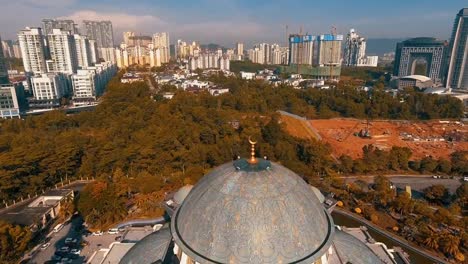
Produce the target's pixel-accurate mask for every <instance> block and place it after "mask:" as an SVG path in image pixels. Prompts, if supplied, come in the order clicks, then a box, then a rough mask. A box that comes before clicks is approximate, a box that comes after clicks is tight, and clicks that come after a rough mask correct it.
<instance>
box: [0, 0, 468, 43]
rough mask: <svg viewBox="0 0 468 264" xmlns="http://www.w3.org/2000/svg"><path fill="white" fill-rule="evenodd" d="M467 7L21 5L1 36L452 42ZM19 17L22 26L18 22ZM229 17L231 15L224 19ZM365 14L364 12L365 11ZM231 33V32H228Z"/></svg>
mask: <svg viewBox="0 0 468 264" xmlns="http://www.w3.org/2000/svg"><path fill="white" fill-rule="evenodd" d="M464 4H465V2H464V1H458V0H451V1H444V2H440V1H433V0H431V1H420V0H417V1H412V2H411V3H404V2H403V1H393V2H389V3H375V2H371V1H365V2H361V3H359V4H358V5H356V4H355V3H351V2H344V1H341V0H333V1H331V2H330V1H328V2H327V3H313V2H311V3H309V2H307V1H294V2H287V3H276V4H274V5H272V4H271V3H269V4H267V3H266V2H264V1H260V2H258V1H257V2H255V3H250V2H249V1H245V0H242V1H213V0H204V1H201V2H199V3H196V4H195V3H191V2H187V1H178V2H173V1H171V2H158V3H152V2H151V1H139V2H138V3H133V2H131V3H129V2H128V1H112V5H109V3H108V2H107V1H102V2H100V3H99V4H97V3H93V2H91V1H89V0H67V1H58V0H45V1H44V0H41V1H38V0H20V1H15V2H13V1H10V2H6V3H3V4H2V8H3V10H4V15H2V17H1V18H0V25H1V26H0V35H1V36H2V38H3V39H15V35H16V32H17V31H18V30H20V29H22V28H24V27H25V26H32V27H34V26H42V23H41V21H42V19H44V18H62V19H73V20H74V21H75V23H77V24H78V25H79V26H82V20H110V21H112V23H113V26H114V34H115V36H116V42H117V43H115V44H118V43H120V42H121V41H122V32H124V31H135V32H141V33H145V34H151V33H153V32H169V34H171V35H172V36H173V37H172V40H173V42H174V41H175V40H176V39H179V38H182V39H194V40H197V41H200V42H201V43H218V44H221V45H225V46H228V47H231V46H234V45H235V43H236V42H238V41H242V42H245V43H246V45H248V46H250V45H252V44H253V43H254V42H259V41H267V42H278V43H280V44H285V43H286V42H287V38H286V33H287V32H286V25H288V28H289V29H288V33H298V32H299V29H300V28H301V27H302V28H303V33H307V32H308V33H312V34H323V33H329V32H330V29H331V27H332V26H335V27H336V28H337V29H338V33H341V34H344V33H346V32H347V31H348V30H349V28H359V31H360V32H361V33H362V34H363V35H365V36H367V38H409V37H416V36H428V37H436V38H440V39H444V40H445V39H449V37H450V33H451V26H452V24H453V19H454V18H453V10H459V9H461V8H463V7H464ZM18 10H21V14H22V15H21V19H18ZM225 10H229V12H226V11H225ZM363 11H365V12H363ZM230 29H231V30H230Z"/></svg>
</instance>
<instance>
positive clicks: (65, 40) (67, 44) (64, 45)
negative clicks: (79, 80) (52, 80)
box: [46, 28, 78, 74]
mask: <svg viewBox="0 0 468 264" xmlns="http://www.w3.org/2000/svg"><path fill="white" fill-rule="evenodd" d="M47 39H48V42H49V50H50V58H51V59H50V60H48V61H47V62H46V63H47V68H48V72H60V73H66V74H73V73H75V72H76V70H77V68H78V60H77V52H76V44H75V39H74V37H73V35H72V34H71V33H70V31H66V30H62V29H56V28H54V29H52V34H49V35H48V36H47Z"/></svg>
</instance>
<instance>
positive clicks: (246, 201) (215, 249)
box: [171, 159, 334, 264]
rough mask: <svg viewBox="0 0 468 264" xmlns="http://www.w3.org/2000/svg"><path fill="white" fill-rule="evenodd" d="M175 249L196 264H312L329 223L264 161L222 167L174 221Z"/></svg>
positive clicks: (313, 200)
mask: <svg viewBox="0 0 468 264" xmlns="http://www.w3.org/2000/svg"><path fill="white" fill-rule="evenodd" d="M171 232H172V235H173V238H174V240H175V242H176V244H177V245H178V246H179V247H180V248H181V249H182V250H183V252H185V253H186V254H187V255H188V256H189V257H191V258H192V259H193V260H195V261H197V262H199V263H272V264H273V263H274V264H277V263H307V264H310V263H313V262H314V261H315V260H317V259H319V258H320V257H321V256H322V255H323V254H324V253H325V252H326V251H327V250H328V248H329V247H330V245H331V243H332V239H333V235H334V225H333V220H332V219H331V217H330V215H329V214H328V213H327V212H326V211H325V208H324V207H323V206H322V204H321V203H320V201H319V200H318V199H317V196H316V195H315V193H314V192H313V191H312V189H311V188H310V187H309V185H308V184H307V183H306V182H304V180H302V179H301V178H300V177H299V176H298V175H296V174H295V173H294V172H292V171H290V170H289V169H287V168H285V167H283V166H281V165H279V164H276V163H270V162H269V161H266V160H262V159H258V163H257V164H249V163H248V162H247V161H246V160H244V159H242V160H237V161H234V162H229V163H226V164H224V165H222V166H220V167H218V168H216V169H214V170H213V171H212V172H211V173H209V174H207V175H206V176H204V177H203V178H202V179H201V180H200V181H199V183H198V184H197V185H195V187H194V188H193V189H192V191H191V192H190V193H189V195H188V196H187V197H186V199H185V200H184V202H183V203H182V205H181V206H180V207H179V208H178V209H177V211H176V212H175V214H174V215H173V219H172V222H171Z"/></svg>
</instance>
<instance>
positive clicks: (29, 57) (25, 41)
mask: <svg viewBox="0 0 468 264" xmlns="http://www.w3.org/2000/svg"><path fill="white" fill-rule="evenodd" d="M18 41H19V45H20V49H21V57H22V58H23V65H24V70H25V71H26V72H29V73H33V74H38V75H40V74H42V73H45V72H47V67H46V54H45V53H46V50H45V47H44V36H43V35H42V30H41V28H29V27H27V28H25V29H23V30H21V31H20V32H19V33H18Z"/></svg>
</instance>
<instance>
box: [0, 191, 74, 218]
mask: <svg viewBox="0 0 468 264" xmlns="http://www.w3.org/2000/svg"><path fill="white" fill-rule="evenodd" d="M72 192H73V190H71V189H54V190H49V191H47V192H45V193H44V194H42V195H41V196H39V197H37V198H36V199H34V200H32V201H30V202H24V203H21V204H19V205H13V206H10V207H9V208H6V209H4V210H2V212H0V219H1V220H4V221H7V222H9V223H14V224H18V225H23V226H31V225H33V224H35V223H36V222H37V221H38V220H40V218H41V217H42V216H43V215H44V214H45V213H47V212H48V211H49V210H50V209H51V207H53V206H55V204H56V203H57V202H58V200H57V199H55V200H50V202H44V203H41V204H40V206H31V204H33V203H34V202H35V201H37V200H38V199H41V198H47V197H57V196H59V197H60V196H61V197H63V196H66V195H69V194H70V193H72Z"/></svg>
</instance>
